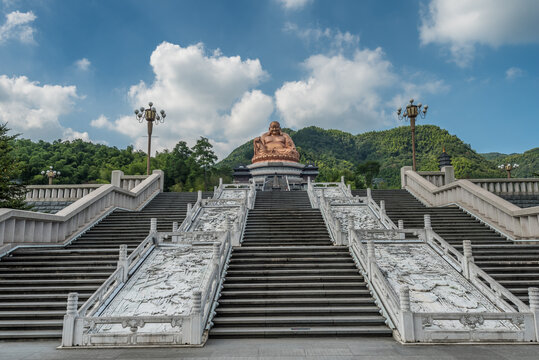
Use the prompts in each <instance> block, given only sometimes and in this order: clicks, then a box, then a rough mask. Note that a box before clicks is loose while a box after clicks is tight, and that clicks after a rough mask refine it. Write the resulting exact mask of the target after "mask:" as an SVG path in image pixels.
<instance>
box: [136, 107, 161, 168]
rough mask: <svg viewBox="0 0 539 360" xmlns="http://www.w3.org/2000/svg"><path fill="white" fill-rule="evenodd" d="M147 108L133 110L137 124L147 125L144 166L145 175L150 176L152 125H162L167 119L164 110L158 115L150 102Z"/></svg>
mask: <svg viewBox="0 0 539 360" xmlns="http://www.w3.org/2000/svg"><path fill="white" fill-rule="evenodd" d="M148 105H149V107H148V108H147V109H144V107H141V108H140V109H136V110H135V117H136V118H137V120H138V122H139V123H142V122H144V120H146V122H147V123H148V161H147V164H146V174H147V175H150V154H151V149H152V130H153V124H154V122H155V125H157V124H159V123H164V122H165V118H166V117H167V114H165V110H161V111H160V112H159V113H160V114H161V116H159V114H158V113H157V111H156V110H155V108H154V107H153V103H152V102H151V101H150V102H149V103H148Z"/></svg>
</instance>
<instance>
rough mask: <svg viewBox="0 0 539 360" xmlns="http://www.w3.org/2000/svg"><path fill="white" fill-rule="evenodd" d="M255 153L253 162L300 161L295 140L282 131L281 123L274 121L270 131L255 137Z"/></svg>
mask: <svg viewBox="0 0 539 360" xmlns="http://www.w3.org/2000/svg"><path fill="white" fill-rule="evenodd" d="M254 149H255V154H254V156H253V159H252V162H253V164H254V163H257V162H262V161H291V162H299V153H298V151H297V150H296V146H295V145H294V141H292V138H291V137H290V136H289V135H288V134H285V133H284V132H282V130H281V125H280V124H279V122H277V121H272V122H271V124H270V126H269V131H268V132H267V133H264V134H262V136H259V137H257V138H255V139H254Z"/></svg>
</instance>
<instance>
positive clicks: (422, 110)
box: [397, 99, 429, 171]
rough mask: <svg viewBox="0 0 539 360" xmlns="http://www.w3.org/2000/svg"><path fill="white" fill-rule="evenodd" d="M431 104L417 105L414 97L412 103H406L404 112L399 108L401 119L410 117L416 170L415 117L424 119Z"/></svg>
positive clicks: (413, 164)
mask: <svg viewBox="0 0 539 360" xmlns="http://www.w3.org/2000/svg"><path fill="white" fill-rule="evenodd" d="M428 108H429V106H428V105H425V106H423V104H421V103H418V104H417V105H416V104H414V99H410V103H409V104H408V105H406V109H405V110H406V111H405V112H403V111H402V108H398V109H397V117H398V118H399V120H404V119H409V120H410V128H411V129H412V169H413V170H414V171H415V170H416V162H415V118H416V117H417V115H419V116H420V117H421V118H422V119H424V118H425V116H427V110H428Z"/></svg>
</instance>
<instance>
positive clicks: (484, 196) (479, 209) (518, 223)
mask: <svg viewBox="0 0 539 360" xmlns="http://www.w3.org/2000/svg"><path fill="white" fill-rule="evenodd" d="M401 182H402V187H403V188H405V189H407V190H408V191H409V192H410V193H412V195H414V196H415V197H416V198H418V199H419V200H420V201H422V202H423V203H424V204H426V205H427V206H447V205H451V204H456V205H458V206H460V207H461V208H463V209H464V210H466V211H468V212H470V213H471V214H473V215H474V216H476V217H477V218H479V219H480V220H482V221H483V222H485V223H487V224H489V225H490V226H491V227H492V228H494V229H496V230H497V231H499V232H501V233H503V234H505V235H506V236H507V237H509V238H512V239H513V240H526V239H529V240H537V239H539V206H535V207H530V208H526V209H521V208H519V207H518V206H516V205H514V204H511V203H510V202H508V201H506V200H504V199H502V198H500V197H499V196H496V195H495V194H493V193H491V192H490V191H488V190H485V189H483V188H481V187H480V186H477V185H475V184H473V183H472V182H471V181H469V180H457V181H454V182H452V183H450V184H448V185H444V186H435V185H434V184H432V183H430V182H429V181H428V180H426V179H425V178H423V177H422V176H421V175H419V174H418V173H416V172H414V171H412V169H411V168H410V167H407V166H406V167H403V168H402V169H401Z"/></svg>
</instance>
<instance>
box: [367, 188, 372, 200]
mask: <svg viewBox="0 0 539 360" xmlns="http://www.w3.org/2000/svg"><path fill="white" fill-rule="evenodd" d="M367 199H368V200H370V199H372V190H371V188H367Z"/></svg>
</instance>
